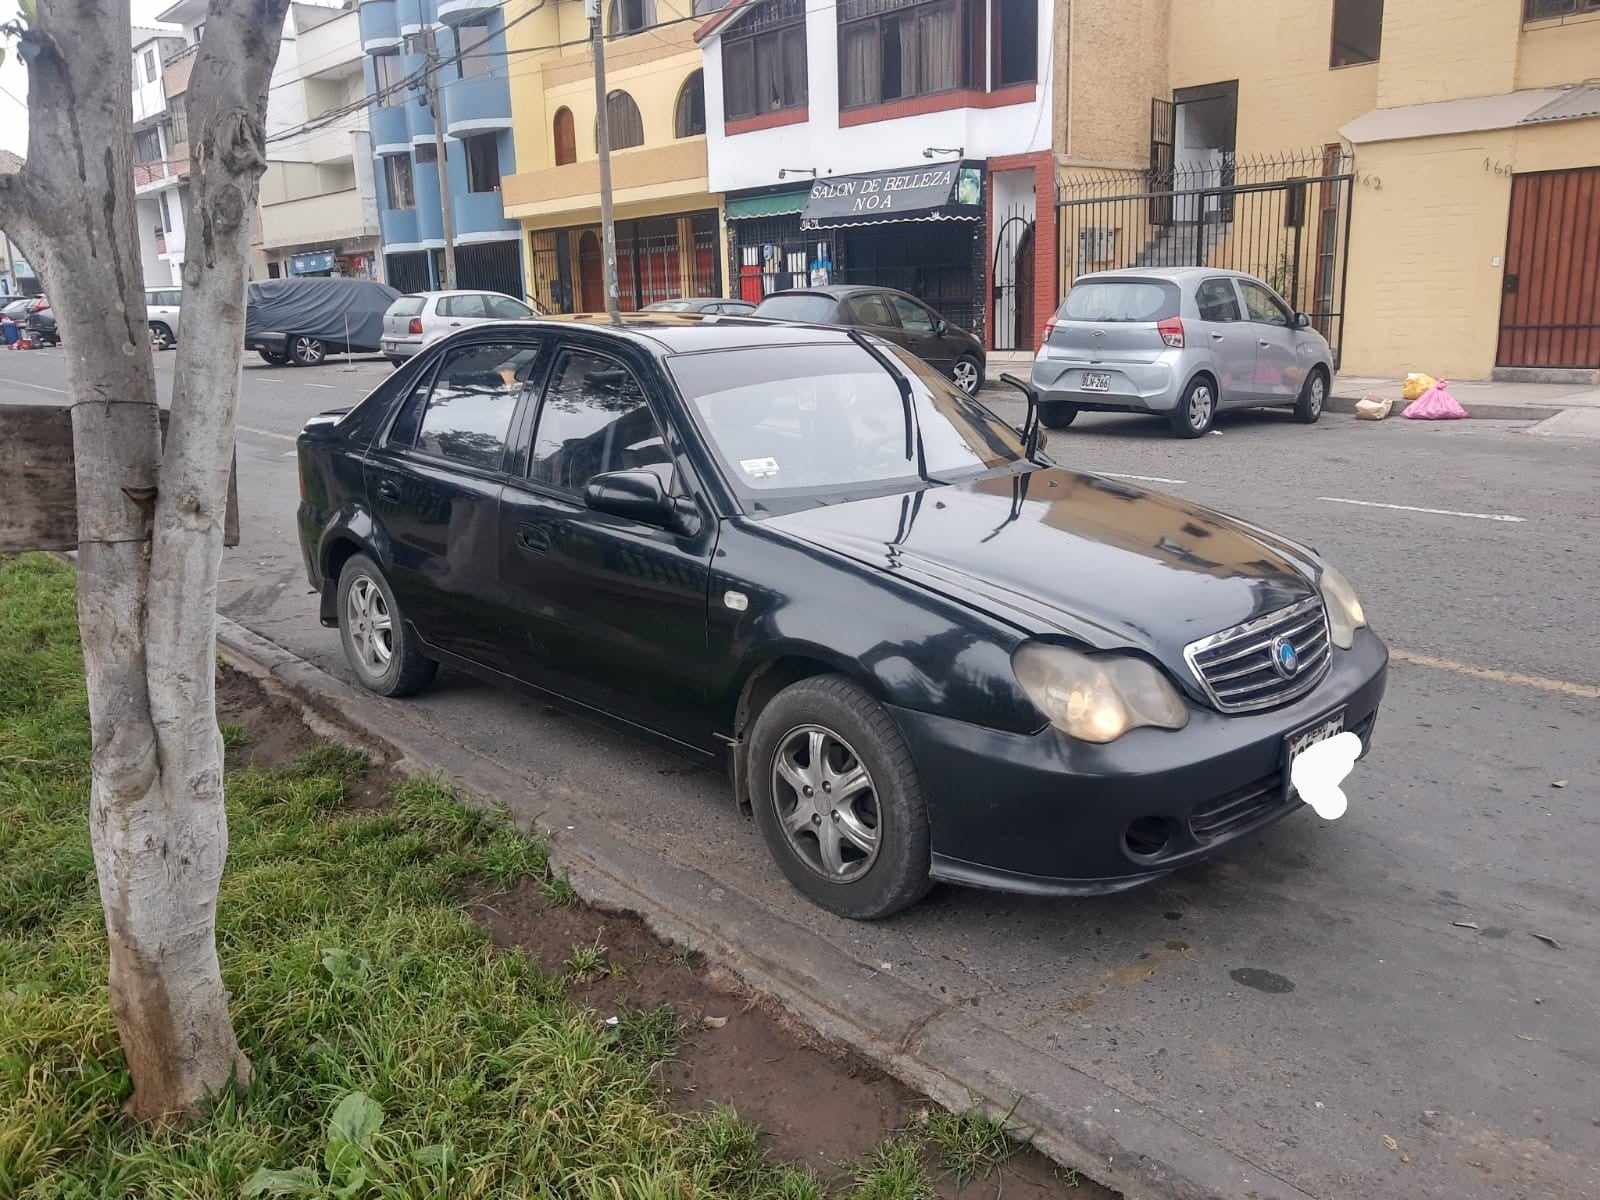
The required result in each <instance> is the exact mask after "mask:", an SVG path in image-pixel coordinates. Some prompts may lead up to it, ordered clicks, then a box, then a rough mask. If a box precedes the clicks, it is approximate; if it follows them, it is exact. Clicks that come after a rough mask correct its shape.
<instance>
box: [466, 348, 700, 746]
mask: <svg viewBox="0 0 1600 1200" xmlns="http://www.w3.org/2000/svg"><path fill="white" fill-rule="evenodd" d="M652 368H653V364H649V363H647V362H644V361H639V360H632V359H629V358H626V357H624V356H623V355H622V353H621V352H620V351H619V350H618V349H617V348H615V347H608V346H605V345H603V344H599V343H596V342H592V341H588V340H587V339H581V338H574V339H571V340H568V341H567V342H566V344H564V345H561V346H559V347H558V348H556V349H555V351H554V354H553V357H552V362H551V369H550V372H549V374H548V376H547V382H546V384H545V387H544V392H543V396H542V400H541V402H540V404H539V405H538V407H537V409H536V410H535V411H534V414H533V417H534V419H533V420H532V421H531V422H525V423H524V424H526V425H531V428H530V429H529V432H528V434H527V435H525V436H524V437H523V438H522V440H521V448H520V449H519V451H518V454H517V459H518V462H519V464H525V468H524V470H523V471H522V473H521V477H520V478H517V477H514V478H511V479H509V480H508V481H507V484H506V488H505V492H504V495H503V497H502V501H501V505H500V528H499V539H498V546H497V550H498V556H499V572H500V575H499V585H500V587H501V588H502V590H503V591H504V593H505V595H506V597H507V601H508V602H509V603H511V604H514V605H515V606H517V609H518V612H517V616H516V618H515V622H516V625H517V628H518V631H519V634H520V636H519V639H518V641H517V644H516V647H515V651H514V655H515V665H514V666H513V667H512V668H511V669H513V670H515V671H516V672H517V673H518V674H519V675H521V676H522V677H523V678H525V679H527V680H529V681H530V682H533V683H536V684H539V685H541V686H544V687H548V688H550V689H551V690H553V691H557V692H560V693H561V694H563V695H565V696H569V697H571V698H572V699H575V700H579V701H581V702H583V703H585V704H588V705H592V706H594V707H596V708H599V709H602V710H603V711H605V712H607V713H610V714H612V715H614V716H618V717H621V718H623V719H625V720H628V721H631V722H634V723H636V724H639V725H642V726H644V727H646V728H649V729H652V730H655V731H656V732H658V733H662V734H665V735H667V736H668V737H671V738H674V739H676V740H678V741H681V742H686V743H688V744H690V745H694V746H697V747H700V748H703V749H708V748H710V744H711V736H710V735H711V730H712V726H713V722H712V720H711V719H710V716H709V714H708V712H707V707H706V705H707V694H708V688H707V672H708V666H707V660H708V653H707V646H706V587H707V583H708V578H709V569H710V560H711V552H712V550H713V548H714V546H715V541H716V523H715V521H714V520H712V519H711V513H710V510H709V508H706V507H705V506H704V503H703V501H702V502H701V507H702V514H703V515H702V519H701V520H700V522H699V528H698V530H697V531H696V532H695V533H693V534H683V533H676V532H673V531H670V530H667V529H663V528H660V527H658V526H655V525H649V524H644V523H641V522H638V521H632V520H628V519H626V518H623V517H616V516H610V515H607V514H604V513H597V512H594V511H592V510H590V509H589V508H587V507H586V506H585V504H584V500H583V488H584V484H586V483H587V482H588V481H589V479H591V478H592V477H593V476H595V475H596V474H599V473H601V472H603V471H616V470H648V471H652V472H654V473H655V474H656V475H657V476H659V477H660V478H661V480H662V483H663V485H664V486H665V488H666V490H667V491H668V492H669V494H674V495H678V496H691V497H692V496H695V495H697V493H698V487H697V485H696V484H695V483H694V481H693V480H692V478H690V475H689V471H690V468H689V467H688V466H687V464H686V463H685V462H683V461H682V459H681V455H678V454H676V453H675V452H674V445H675V440H669V439H668V438H667V437H666V436H664V435H665V434H666V432H667V430H666V426H665V424H664V421H665V416H666V413H665V409H664V406H662V405H660V404H654V405H653V404H652V403H651V400H650V396H649V392H650V390H651V389H654V388H658V387H659V386H660V385H659V383H658V382H657V381H656V376H655V373H654V370H653V369H652Z"/></svg>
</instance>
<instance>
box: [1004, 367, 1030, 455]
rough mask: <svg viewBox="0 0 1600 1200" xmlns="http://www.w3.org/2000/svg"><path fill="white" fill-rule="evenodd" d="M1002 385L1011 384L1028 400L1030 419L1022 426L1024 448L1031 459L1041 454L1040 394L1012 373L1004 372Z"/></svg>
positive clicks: (1024, 451)
mask: <svg viewBox="0 0 1600 1200" xmlns="http://www.w3.org/2000/svg"><path fill="white" fill-rule="evenodd" d="M1000 382H1001V383H1009V384H1010V385H1011V386H1012V387H1014V388H1016V389H1017V391H1019V392H1021V393H1022V394H1023V395H1024V396H1026V397H1027V398H1028V417H1027V420H1026V422H1025V423H1024V424H1023V426H1022V448H1023V453H1025V454H1026V455H1027V456H1028V457H1029V458H1034V457H1035V456H1036V455H1038V453H1039V392H1038V390H1037V389H1036V388H1035V387H1034V386H1033V385H1032V384H1031V383H1028V382H1027V381H1026V380H1022V379H1018V378H1017V377H1016V376H1015V375H1013V374H1012V373H1011V372H1010V371H1002V372H1001V374H1000Z"/></svg>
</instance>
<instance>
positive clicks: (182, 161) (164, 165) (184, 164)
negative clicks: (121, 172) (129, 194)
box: [133, 153, 189, 191]
mask: <svg viewBox="0 0 1600 1200" xmlns="http://www.w3.org/2000/svg"><path fill="white" fill-rule="evenodd" d="M188 174H189V156H188V154H187V153H186V154H184V155H183V157H182V158H177V157H174V158H163V159H158V160H156V161H155V162H147V163H142V162H136V163H134V164H133V189H134V191H138V190H139V189H140V188H147V187H154V186H155V185H156V184H158V183H163V182H165V181H166V180H169V179H174V180H176V179H183V178H186V177H187V176H188Z"/></svg>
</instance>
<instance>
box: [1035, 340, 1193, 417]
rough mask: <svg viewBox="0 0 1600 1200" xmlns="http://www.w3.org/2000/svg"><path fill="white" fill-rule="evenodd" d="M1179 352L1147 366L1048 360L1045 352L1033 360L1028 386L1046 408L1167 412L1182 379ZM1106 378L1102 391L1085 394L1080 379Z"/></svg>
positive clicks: (1130, 363) (1173, 404)
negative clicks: (1058, 405)
mask: <svg viewBox="0 0 1600 1200" xmlns="http://www.w3.org/2000/svg"><path fill="white" fill-rule="evenodd" d="M1181 353H1182V351H1174V352H1173V353H1172V354H1170V355H1169V354H1162V355H1160V356H1159V357H1157V358H1156V359H1155V360H1154V361H1152V362H1148V363H1132V362H1087V361H1085V360H1083V359H1081V358H1066V357H1062V358H1052V357H1048V354H1049V352H1048V350H1044V351H1041V352H1040V354H1039V357H1038V358H1036V359H1035V360H1034V363H1033V372H1032V378H1031V382H1032V383H1033V386H1034V388H1035V389H1036V390H1037V391H1038V393H1039V399H1040V400H1041V401H1043V402H1044V403H1046V404H1051V403H1063V402H1064V403H1067V404H1075V405H1077V406H1078V407H1079V408H1085V409H1090V410H1101V411H1107V412H1152V413H1158V412H1159V413H1166V412H1171V411H1172V410H1173V409H1174V408H1176V407H1177V406H1178V397H1179V396H1180V395H1181V393H1182V392H1183V382H1184V376H1183V374H1182V372H1181V371H1179V370H1178V369H1177V368H1178V366H1179V364H1178V363H1177V362H1176V361H1175V359H1176V357H1177V356H1178V355H1179V354H1181ZM1086 374H1090V375H1106V376H1109V381H1110V388H1109V389H1108V390H1106V391H1093V392H1091V391H1088V390H1086V389H1085V388H1084V376H1085V375H1086Z"/></svg>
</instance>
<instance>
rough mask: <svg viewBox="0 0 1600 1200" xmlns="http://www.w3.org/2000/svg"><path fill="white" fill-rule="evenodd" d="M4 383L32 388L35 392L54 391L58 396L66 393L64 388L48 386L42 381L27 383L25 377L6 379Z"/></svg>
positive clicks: (8, 385)
mask: <svg viewBox="0 0 1600 1200" xmlns="http://www.w3.org/2000/svg"><path fill="white" fill-rule="evenodd" d="M5 385H6V386H7V387H25V388H33V389H34V391H37V392H54V393H55V394H56V395H58V396H65V395H67V389H66V388H58V387H50V386H49V385H47V384H43V383H29V382H28V381H27V380H26V379H7V380H6V381H5Z"/></svg>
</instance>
